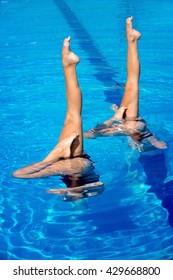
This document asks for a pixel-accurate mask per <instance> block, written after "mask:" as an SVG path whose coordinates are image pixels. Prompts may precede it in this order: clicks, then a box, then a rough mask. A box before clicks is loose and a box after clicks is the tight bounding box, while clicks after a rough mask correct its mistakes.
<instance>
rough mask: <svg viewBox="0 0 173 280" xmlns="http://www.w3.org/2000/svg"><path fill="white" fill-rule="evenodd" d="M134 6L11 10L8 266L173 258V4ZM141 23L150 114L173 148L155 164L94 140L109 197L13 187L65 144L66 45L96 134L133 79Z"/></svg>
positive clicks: (0, 249)
mask: <svg viewBox="0 0 173 280" xmlns="http://www.w3.org/2000/svg"><path fill="white" fill-rule="evenodd" d="M131 2H132V1H128V0H123V1H122V0H121V1H120V0H117V1H111V0H108V1H107V0H100V1H99V2H98V1H93V0H92V1H91V0H87V1H86V0H84V1H73V0H72V1H70V0H61V1H58V0H55V1H53V0H42V1H41V0H38V1H34V0H23V1H19V0H16V1H14V0H13V1H10V0H8V1H0V5H1V19H0V21H1V38H0V52H1V62H0V64H1V69H2V73H1V76H2V77H1V82H0V83H1V89H0V90H1V133H2V136H1V166H2V168H1V187H0V188H1V192H0V200H1V206H0V210H1V219H0V222H1V229H0V244H1V245H0V258H1V259H13V260H14V259H41V260H43V259H61V260H63V259H67V260H69V259H77V260H78V259H85V260H86V259H161V260H162V259H172V258H173V212H172V201H173V191H172V185H173V184H172V179H173V178H172V176H173V174H172V173H173V168H172V167H173V160H172V158H173V157H172V155H173V145H172V132H171V131H172V122H171V108H172V103H173V101H172V73H173V65H172V58H173V52H172V45H173V37H172V32H171V30H172V21H173V19H172V10H173V3H172V1H170V0H166V1H164V2H163V1H159V0H157V1H155V0H152V1H149V0H147V1H144V0H142V1H140V3H139V2H138V1H133V4H132V3H131ZM157 5H159V9H156V7H157ZM160 11H162V16H161V17H160ZM129 15H133V16H134V25H135V28H136V29H139V30H140V31H141V33H142V39H141V41H140V42H139V51H140V58H141V65H142V73H141V82H140V107H141V110H140V111H141V115H142V116H143V117H144V118H145V119H146V120H147V122H148V123H149V125H150V129H151V130H152V131H153V132H154V133H156V134H157V135H158V136H159V137H160V138H161V139H162V140H164V141H166V142H167V143H168V149H167V150H165V151H164V152H158V153H155V154H152V155H151V154H150V155H145V154H139V153H138V152H136V151H133V150H131V149H130V147H129V146H128V143H127V139H126V138H124V137H117V138H116V137H110V138H107V137H106V138H98V139H95V140H88V139H86V140H85V150H86V151H87V153H88V154H89V155H90V156H91V158H92V160H93V161H94V162H95V163H94V165H95V170H96V173H97V174H99V175H100V179H101V181H102V182H104V187H105V190H104V192H103V193H102V194H101V195H100V196H95V197H91V198H88V199H84V200H80V201H78V202H75V203H74V202H68V203H65V202H64V201H62V198H61V197H59V196H55V195H50V194H47V193H46V190H48V189H51V188H60V187H64V184H63V182H62V181H61V179H60V178H59V177H51V178H45V179H35V180H34V179H33V180H31V179H30V180H20V179H15V178H12V177H11V173H12V171H13V170H15V169H16V168H18V167H21V166H24V165H26V164H29V163H32V162H35V161H38V160H41V159H42V158H43V157H44V156H45V154H47V153H48V152H49V151H50V149H51V148H53V146H54V145H55V143H56V139H57V138H58V135H59V132H60V129H61V127H62V124H63V118H64V115H65V94H64V84H63V73H62V70H61V60H60V55H61V45H62V40H63V38H64V37H65V36H68V35H71V37H72V49H73V50H74V51H75V52H76V53H77V54H78V55H79V56H80V58H81V63H80V65H79V68H78V75H79V81H80V86H81V88H82V91H83V100H84V101H83V122H84V130H87V129H89V128H91V127H93V126H95V124H96V123H100V122H102V121H104V120H105V119H107V118H109V117H110V116H112V111H111V110H110V106H111V104H112V103H117V104H118V105H119V102H120V99H121V96H122V93H123V87H124V82H125V78H126V70H125V69H126V46H125V32H124V31H125V24H124V21H125V18H126V17H127V16H129Z"/></svg>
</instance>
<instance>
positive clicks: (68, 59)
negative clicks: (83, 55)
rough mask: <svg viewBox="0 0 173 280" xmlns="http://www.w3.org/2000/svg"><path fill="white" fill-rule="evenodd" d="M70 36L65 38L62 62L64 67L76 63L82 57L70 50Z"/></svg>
mask: <svg viewBox="0 0 173 280" xmlns="http://www.w3.org/2000/svg"><path fill="white" fill-rule="evenodd" d="M70 39H71V38H70V36H69V37H68V38H65V39H64V42H63V47H62V64H63V66H64V67H67V66H70V65H76V64H78V63H79V61H80V59H79V57H78V56H77V55H75V54H74V53H73V52H72V51H71V50H70Z"/></svg>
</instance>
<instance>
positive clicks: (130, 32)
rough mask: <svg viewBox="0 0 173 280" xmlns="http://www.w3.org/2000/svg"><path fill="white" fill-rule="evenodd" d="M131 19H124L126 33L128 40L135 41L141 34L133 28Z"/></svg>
mask: <svg viewBox="0 0 173 280" xmlns="http://www.w3.org/2000/svg"><path fill="white" fill-rule="evenodd" d="M132 19H133V17H129V18H127V19H126V34H127V40H128V42H134V41H137V40H138V39H139V38H140V37H141V34H140V33H139V32H138V31H137V30H135V29H133V26H132Z"/></svg>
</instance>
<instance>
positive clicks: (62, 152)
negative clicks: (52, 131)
mask: <svg viewBox="0 0 173 280" xmlns="http://www.w3.org/2000/svg"><path fill="white" fill-rule="evenodd" d="M78 136H79V135H78V134H77V133H72V135H70V136H68V137H66V138H64V139H63V140H62V141H60V142H59V143H58V144H57V145H56V146H55V148H54V149H53V150H52V151H51V152H50V153H49V154H48V156H47V157H46V158H45V159H44V160H43V162H54V161H57V159H59V158H69V157H70V155H71V145H72V143H73V141H74V140H75V139H76V138H77V137H78Z"/></svg>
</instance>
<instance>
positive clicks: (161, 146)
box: [151, 139, 167, 149]
mask: <svg viewBox="0 0 173 280" xmlns="http://www.w3.org/2000/svg"><path fill="white" fill-rule="evenodd" d="M151 144H152V145H153V146H154V147H156V148H157V149H166V148H167V145H166V143H165V142H163V141H158V140H155V139H154V140H153V141H151Z"/></svg>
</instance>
